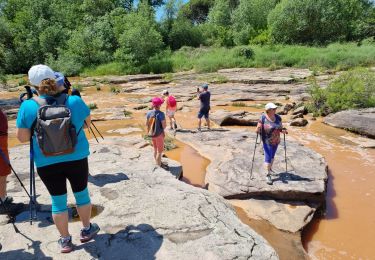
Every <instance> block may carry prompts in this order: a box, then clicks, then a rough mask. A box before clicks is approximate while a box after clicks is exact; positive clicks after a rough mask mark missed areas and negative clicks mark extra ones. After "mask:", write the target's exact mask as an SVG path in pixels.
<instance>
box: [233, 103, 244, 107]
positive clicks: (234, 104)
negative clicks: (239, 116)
mask: <svg viewBox="0 0 375 260" xmlns="http://www.w3.org/2000/svg"><path fill="white" fill-rule="evenodd" d="M232 106H234V107H246V104H245V103H243V102H233V103H232Z"/></svg>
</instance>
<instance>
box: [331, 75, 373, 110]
mask: <svg viewBox="0 0 375 260" xmlns="http://www.w3.org/2000/svg"><path fill="white" fill-rule="evenodd" d="M326 91H327V105H328V106H329V107H330V108H331V109H332V111H333V112H337V111H340V110H345V109H350V108H366V107H375V73H374V72H371V71H369V70H367V69H356V70H351V71H348V72H345V73H343V74H342V75H341V76H339V78H338V79H336V80H335V81H333V82H332V83H331V84H330V85H329V86H328V87H327V89H326Z"/></svg>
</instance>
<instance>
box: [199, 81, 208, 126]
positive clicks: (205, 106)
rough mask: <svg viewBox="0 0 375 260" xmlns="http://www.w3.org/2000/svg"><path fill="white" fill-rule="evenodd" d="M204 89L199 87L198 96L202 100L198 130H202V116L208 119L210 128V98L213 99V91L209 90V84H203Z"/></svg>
mask: <svg viewBox="0 0 375 260" xmlns="http://www.w3.org/2000/svg"><path fill="white" fill-rule="evenodd" d="M201 87H202V91H200V90H199V88H198V89H197V97H198V99H199V100H200V108H199V112H198V131H201V125H202V117H204V118H205V119H206V123H207V128H208V130H210V129H211V128H210V116H209V113H210V109H211V107H210V100H211V93H210V91H208V84H203V85H202V86H201Z"/></svg>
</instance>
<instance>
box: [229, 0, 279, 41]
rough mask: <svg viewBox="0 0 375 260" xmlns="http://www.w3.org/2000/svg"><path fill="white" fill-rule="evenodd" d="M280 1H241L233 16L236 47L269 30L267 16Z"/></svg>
mask: <svg viewBox="0 0 375 260" xmlns="http://www.w3.org/2000/svg"><path fill="white" fill-rule="evenodd" d="M277 3H278V0H241V1H240V3H239V5H238V7H237V8H236V9H235V10H234V12H233V15H232V22H233V26H232V29H233V37H234V42H235V44H236V45H243V44H249V40H251V39H252V38H254V37H255V36H256V35H258V34H260V33H261V32H263V31H264V30H266V29H267V16H268V14H269V13H270V12H271V11H272V10H273V9H274V8H275V6H276V4H277Z"/></svg>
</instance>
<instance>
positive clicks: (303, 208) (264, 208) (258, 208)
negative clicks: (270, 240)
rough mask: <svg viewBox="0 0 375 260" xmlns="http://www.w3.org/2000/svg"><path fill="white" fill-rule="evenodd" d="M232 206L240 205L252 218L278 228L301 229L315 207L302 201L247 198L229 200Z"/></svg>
mask: <svg viewBox="0 0 375 260" xmlns="http://www.w3.org/2000/svg"><path fill="white" fill-rule="evenodd" d="M230 203H231V204H232V205H233V206H236V207H241V208H242V209H243V210H244V211H245V212H246V214H247V216H248V217H250V218H252V219H263V220H266V221H268V222H269V223H271V224H272V225H273V226H275V227H276V228H277V229H279V230H284V231H288V232H292V233H295V232H298V231H301V230H302V229H303V228H304V227H305V226H306V225H307V224H308V223H309V222H310V221H311V219H312V217H313V216H314V213H315V210H316V207H313V206H309V205H306V204H305V203H303V202H279V201H275V200H262V199H248V200H230Z"/></svg>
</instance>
